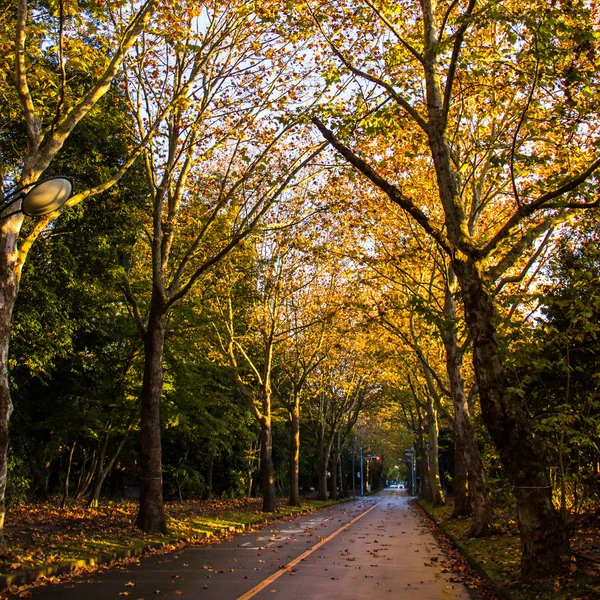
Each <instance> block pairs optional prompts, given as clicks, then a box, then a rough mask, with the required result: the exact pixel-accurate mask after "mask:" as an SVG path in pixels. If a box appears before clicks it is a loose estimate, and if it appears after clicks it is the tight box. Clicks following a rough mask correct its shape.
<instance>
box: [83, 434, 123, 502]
mask: <svg viewBox="0 0 600 600" xmlns="http://www.w3.org/2000/svg"><path fill="white" fill-rule="evenodd" d="M126 441H127V435H126V436H125V437H124V438H123V439H122V440H121V441H120V442H119V444H118V445H117V448H116V450H115V452H114V453H113V455H112V457H111V459H110V460H109V461H108V464H107V465H106V466H104V465H103V462H104V460H102V462H101V463H100V465H99V468H98V475H97V476H96V483H95V484H94V489H93V490H92V493H91V495H90V499H89V501H88V508H96V507H97V506H98V503H99V501H100V492H101V491H102V486H103V485H104V481H105V480H106V477H107V476H108V474H109V473H110V471H111V469H112V468H113V465H114V464H115V462H116V461H117V458H119V454H121V450H122V449H123V446H124V445H125V442H126ZM102 458H103V459H104V452H103V453H102Z"/></svg>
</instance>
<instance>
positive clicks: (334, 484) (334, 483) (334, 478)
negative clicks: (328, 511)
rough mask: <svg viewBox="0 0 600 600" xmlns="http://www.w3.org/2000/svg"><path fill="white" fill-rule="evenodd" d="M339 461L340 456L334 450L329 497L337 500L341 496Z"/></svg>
mask: <svg viewBox="0 0 600 600" xmlns="http://www.w3.org/2000/svg"><path fill="white" fill-rule="evenodd" d="M338 461H339V456H338V453H337V452H335V451H334V452H332V454H331V479H330V481H331V491H330V493H329V497H330V498H331V499H332V500H337V499H338V498H339V492H338Z"/></svg>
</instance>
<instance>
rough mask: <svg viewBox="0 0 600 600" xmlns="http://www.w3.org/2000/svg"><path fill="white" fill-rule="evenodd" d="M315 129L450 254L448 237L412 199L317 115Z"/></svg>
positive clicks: (450, 246) (451, 252)
mask: <svg viewBox="0 0 600 600" xmlns="http://www.w3.org/2000/svg"><path fill="white" fill-rule="evenodd" d="M311 121H312V123H314V124H315V125H316V127H317V129H318V130H319V131H320V132H321V134H322V135H323V137H324V138H325V139H326V140H327V141H328V142H329V143H330V144H331V145H332V146H333V147H334V148H335V149H336V150H337V151H338V152H339V153H340V154H341V155H342V156H343V157H344V158H345V159H346V160H347V161H348V162H349V163H350V164H351V165H352V166H354V167H355V168H356V169H357V170H358V171H360V173H362V174H363V175H364V176H365V177H366V178H367V179H369V180H370V181H371V182H372V183H374V184H375V186H377V187H378V188H379V189H380V190H381V191H383V192H385V193H386V194H387V195H388V197H389V198H390V200H391V201H392V202H394V203H395V204H397V205H398V206H399V207H400V208H402V209H403V210H404V211H405V212H406V213H408V215H410V216H411V217H412V218H413V219H414V220H415V221H416V222H417V223H418V224H419V225H420V226H421V228H422V229H423V230H424V231H425V232H426V233H427V234H429V235H430V236H431V237H432V238H433V239H434V240H435V241H436V242H437V243H438V244H439V245H440V247H441V248H443V249H444V251H445V252H446V253H447V254H448V255H449V256H452V255H453V253H454V248H453V246H452V244H451V242H450V240H448V238H447V237H446V236H445V235H444V234H443V233H442V232H441V231H440V230H439V229H437V228H436V227H435V226H434V225H433V224H432V223H431V221H430V219H429V217H428V216H427V215H426V214H425V213H424V212H423V211H422V210H421V209H420V208H419V207H418V206H416V205H415V203H414V202H413V200H412V199H410V198H409V197H408V196H405V195H404V194H403V193H402V191H401V190H399V189H398V188H397V187H396V186H395V185H392V184H391V183H389V182H388V181H387V180H385V179H384V178H383V177H381V175H379V174H378V173H377V172H376V171H375V170H374V169H373V168H372V167H371V165H369V164H368V163H367V162H366V161H365V160H363V159H362V158H360V157H359V156H358V155H357V154H355V153H354V152H353V151H352V150H351V149H350V148H348V147H347V146H345V145H344V144H343V143H342V142H340V141H339V140H338V139H337V138H336V137H335V135H334V134H333V132H332V131H331V130H329V129H328V128H327V127H326V126H325V125H324V124H323V123H322V122H321V120H320V119H319V118H318V117H313V118H312V119H311Z"/></svg>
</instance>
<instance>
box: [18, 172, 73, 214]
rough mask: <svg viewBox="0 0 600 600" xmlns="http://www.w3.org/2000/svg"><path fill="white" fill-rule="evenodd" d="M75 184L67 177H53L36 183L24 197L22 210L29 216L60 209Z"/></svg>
mask: <svg viewBox="0 0 600 600" xmlns="http://www.w3.org/2000/svg"><path fill="white" fill-rule="evenodd" d="M72 190H73V184H72V183H71V181H70V180H69V179H67V178H66V177H52V178H51V179H46V181H42V182H40V183H38V184H37V185H35V186H34V187H33V188H31V190H29V192H27V194H25V197H24V198H23V202H22V203H21V211H22V212H23V214H25V215H27V216H28V217H41V216H43V215H47V214H48V213H51V212H53V211H55V210H58V209H59V208H60V207H61V206H62V205H63V204H64V203H65V202H66V201H67V200H68V199H69V196H70V195H71V191H72Z"/></svg>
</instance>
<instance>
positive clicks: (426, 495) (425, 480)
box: [415, 396, 433, 502]
mask: <svg viewBox="0 0 600 600" xmlns="http://www.w3.org/2000/svg"><path fill="white" fill-rule="evenodd" d="M415 408H416V410H417V422H418V424H419V427H418V428H417V442H418V444H419V456H418V467H419V479H420V480H421V486H420V489H419V498H422V499H423V500H426V501H427V502H433V493H432V491H431V481H430V478H429V463H428V458H427V446H426V444H425V437H424V435H423V418H422V416H421V408H420V406H419V399H418V398H417V397H416V396H415Z"/></svg>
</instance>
